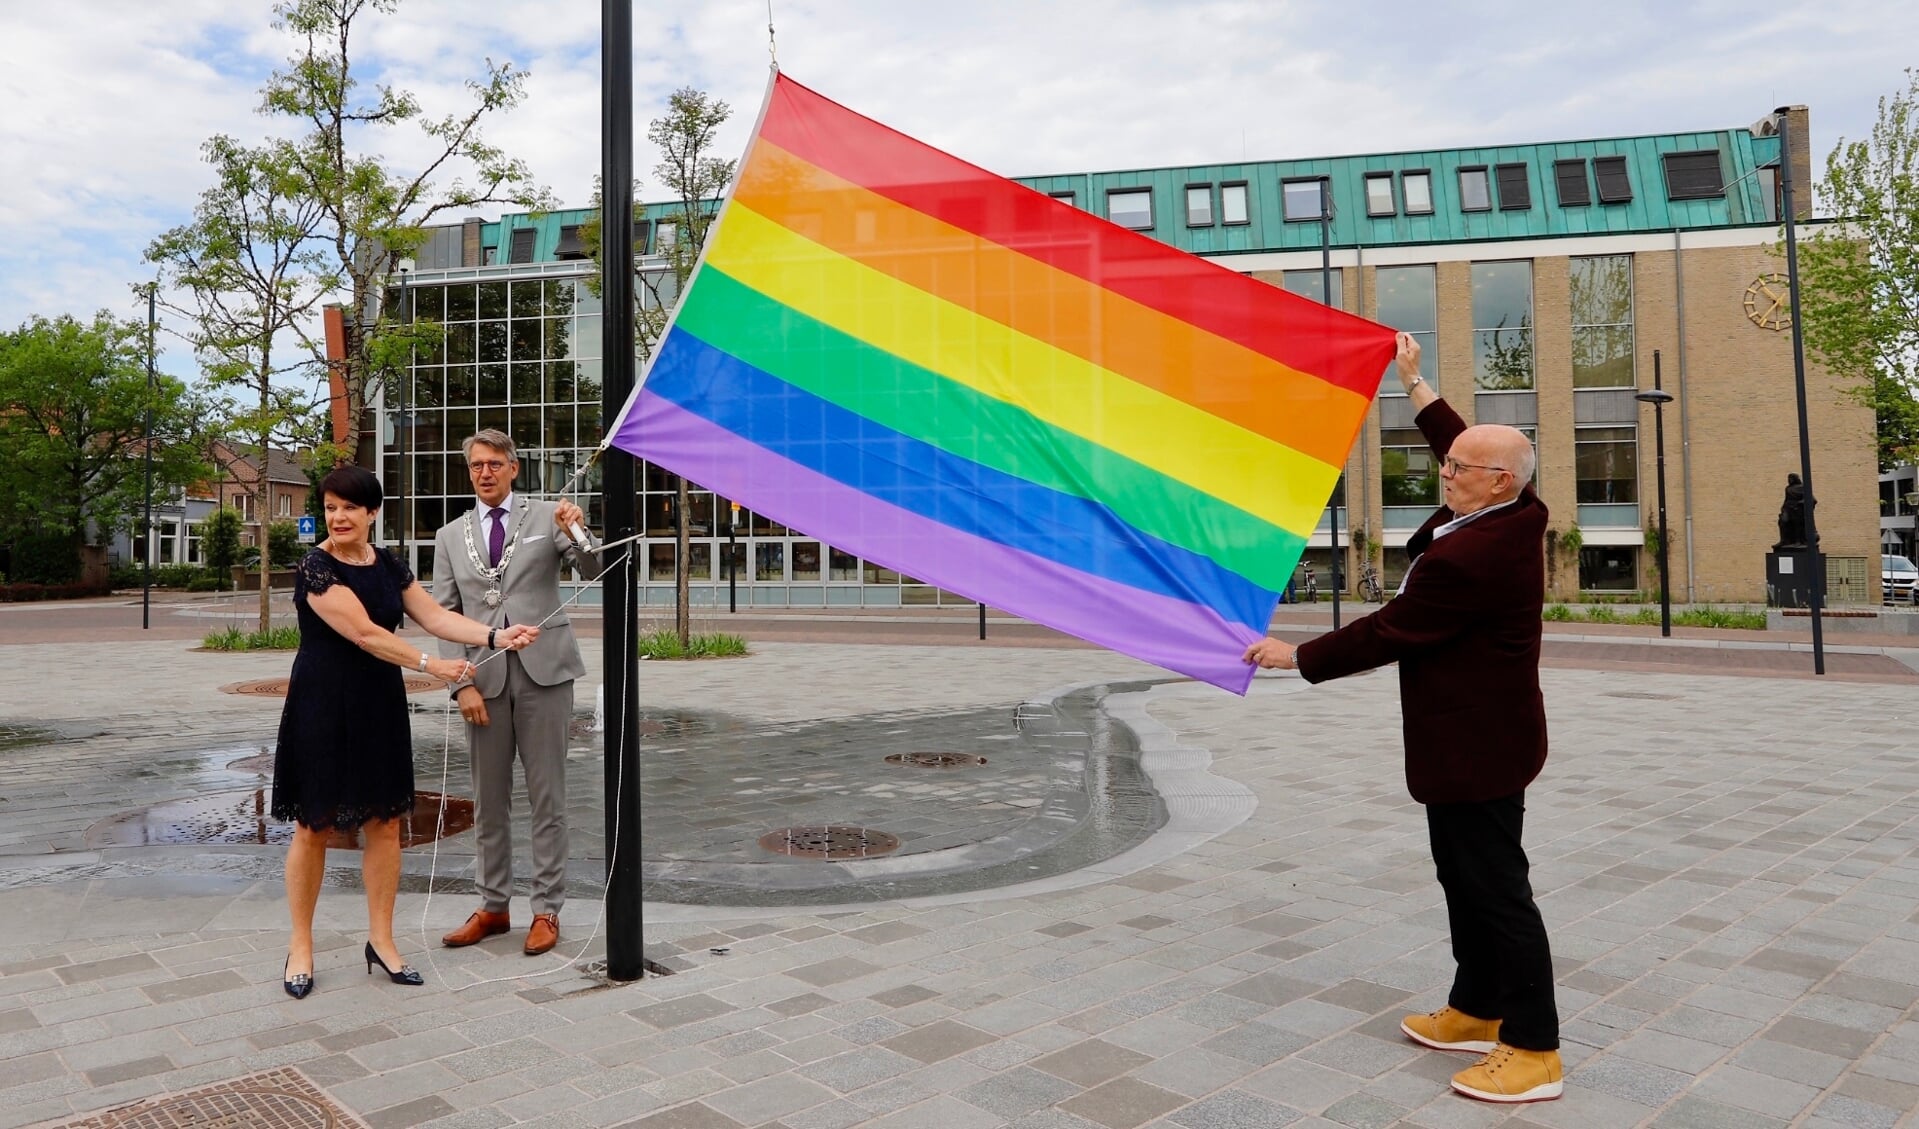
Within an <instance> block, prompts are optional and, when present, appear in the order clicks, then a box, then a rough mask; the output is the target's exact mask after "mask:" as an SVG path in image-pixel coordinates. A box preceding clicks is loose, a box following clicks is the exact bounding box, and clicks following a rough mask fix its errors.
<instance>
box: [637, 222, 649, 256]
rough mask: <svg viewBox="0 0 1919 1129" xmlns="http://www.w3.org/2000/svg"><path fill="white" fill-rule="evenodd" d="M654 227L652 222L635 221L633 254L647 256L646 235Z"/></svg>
mask: <svg viewBox="0 0 1919 1129" xmlns="http://www.w3.org/2000/svg"><path fill="white" fill-rule="evenodd" d="M652 226H653V222H652V221H651V220H634V221H633V253H634V254H635V255H644V254H646V233H647V229H649V228H651V227H652Z"/></svg>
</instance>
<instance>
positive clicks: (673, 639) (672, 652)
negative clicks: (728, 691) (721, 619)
mask: <svg viewBox="0 0 1919 1129" xmlns="http://www.w3.org/2000/svg"><path fill="white" fill-rule="evenodd" d="M636 650H637V652H638V654H639V656H640V657H641V658H643V659H718V658H735V657H738V656H740V655H744V654H746V639H745V637H743V636H739V635H729V634H726V633H725V632H716V633H714V634H711V635H694V636H692V637H691V638H690V639H689V640H688V641H687V645H686V646H685V647H681V646H680V637H679V635H678V634H676V633H675V632H673V631H671V630H669V629H667V628H658V629H656V630H652V631H643V632H641V633H640V637H639V641H638V643H637V644H636Z"/></svg>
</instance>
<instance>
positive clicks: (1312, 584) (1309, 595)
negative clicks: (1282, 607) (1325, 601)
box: [1296, 564, 1319, 604]
mask: <svg viewBox="0 0 1919 1129" xmlns="http://www.w3.org/2000/svg"><path fill="white" fill-rule="evenodd" d="M1299 567H1300V569H1301V570H1303V571H1304V572H1305V573H1306V580H1305V582H1304V583H1302V584H1300V585H1298V587H1297V589H1296V591H1298V592H1301V593H1304V596H1303V598H1304V600H1305V601H1306V602H1307V603H1309V604H1317V603H1319V581H1317V580H1315V579H1313V566H1312V565H1309V564H1303V565H1300V566H1299Z"/></svg>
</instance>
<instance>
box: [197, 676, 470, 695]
mask: <svg viewBox="0 0 1919 1129" xmlns="http://www.w3.org/2000/svg"><path fill="white" fill-rule="evenodd" d="M290 681H292V680H291V679H287V678H255V679H252V680H250V681H247V682H229V683H227V684H226V685H225V686H222V687H220V693H222V694H244V695H249V696H252V697H256V698H284V697H286V696H287V683H288V682H290ZM405 683H406V692H407V693H409V694H421V693H425V692H426V691H428V690H439V689H443V688H445V686H446V683H445V682H442V681H441V680H439V679H437V678H428V677H427V676H426V675H424V674H409V675H407V676H406V678H405Z"/></svg>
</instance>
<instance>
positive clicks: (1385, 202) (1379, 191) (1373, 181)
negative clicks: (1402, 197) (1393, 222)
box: [1366, 172, 1399, 216]
mask: <svg viewBox="0 0 1919 1129" xmlns="http://www.w3.org/2000/svg"><path fill="white" fill-rule="evenodd" d="M1366 214H1367V215H1369V216H1392V215H1398V214H1399V207H1398V205H1397V203H1396V202H1395V201H1394V200H1393V174H1392V173H1389V172H1369V173H1367V174H1366Z"/></svg>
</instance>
